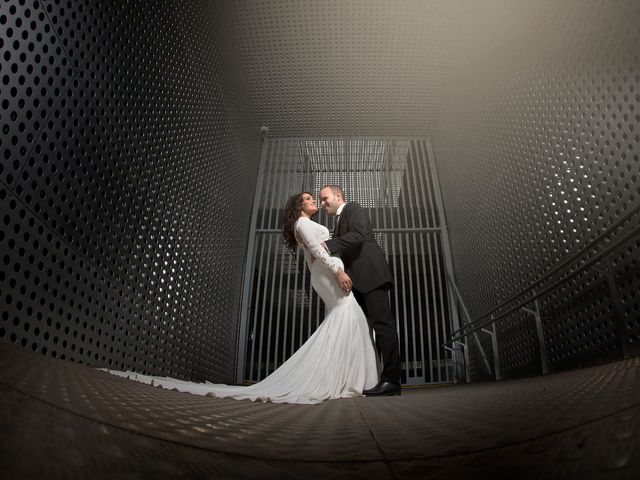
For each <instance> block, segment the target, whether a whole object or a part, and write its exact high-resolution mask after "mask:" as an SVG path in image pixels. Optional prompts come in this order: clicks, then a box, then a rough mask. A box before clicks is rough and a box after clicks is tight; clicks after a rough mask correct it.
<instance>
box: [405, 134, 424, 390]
mask: <svg viewBox="0 0 640 480" xmlns="http://www.w3.org/2000/svg"><path fill="white" fill-rule="evenodd" d="M415 143H416V142H414V141H412V142H411V143H410V150H409V149H408V151H410V152H412V154H411V156H409V158H410V161H409V169H408V171H409V174H410V175H409V178H410V179H411V186H412V195H411V199H412V208H411V214H412V218H413V227H414V228H415V227H418V228H421V227H422V217H421V215H420V211H419V209H418V208H417V206H418V202H419V197H418V190H419V186H418V185H417V184H416V177H417V169H418V165H419V155H418V153H419V152H418V151H417V150H416V148H415V147H416V145H415ZM414 162H416V163H415V165H414ZM414 201H415V203H416V210H417V212H416V211H414V209H413V202H414ZM412 236H413V245H414V270H415V275H416V284H417V285H418V286H419V285H420V265H419V260H420V259H422V260H424V252H423V250H422V249H418V241H419V240H422V234H415V233H414V234H412ZM421 246H422V245H421ZM423 265H424V263H423ZM412 291H413V288H412ZM418 291H419V292H422V291H423V290H422V289H421V288H420V289H419V290H418ZM411 303H412V305H413V309H412V312H413V313H414V314H415V309H416V306H417V308H418V318H417V319H416V318H415V315H414V317H413V351H414V356H415V357H416V358H417V357H418V353H417V347H416V341H419V342H420V365H421V371H422V381H423V382H424V381H426V380H425V378H424V376H425V375H424V364H425V361H424V360H425V359H424V332H423V325H422V295H418V301H417V302H416V301H415V300H413V295H412V302H411ZM416 303H417V305H416ZM416 322H417V323H418V325H419V330H420V337H419V338H418V339H417V338H416V337H417V335H416Z"/></svg>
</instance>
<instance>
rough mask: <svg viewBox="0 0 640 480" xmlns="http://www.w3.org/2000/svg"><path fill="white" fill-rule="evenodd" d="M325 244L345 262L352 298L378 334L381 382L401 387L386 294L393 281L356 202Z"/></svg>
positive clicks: (345, 211)
mask: <svg viewBox="0 0 640 480" xmlns="http://www.w3.org/2000/svg"><path fill="white" fill-rule="evenodd" d="M325 244H326V246H327V249H328V250H329V252H330V253H331V254H336V255H339V256H340V258H341V259H342V262H343V263H344V267H345V271H346V272H347V274H348V275H349V276H350V277H351V282H352V283H353V294H354V296H355V297H356V300H357V301H358V303H359V304H360V306H361V307H362V309H363V310H364V312H365V314H366V315H367V318H368V319H369V322H370V323H371V326H372V327H373V329H374V331H375V332H376V344H377V347H378V351H379V352H380V353H381V354H382V362H383V364H384V368H383V371H382V381H385V382H392V383H395V384H398V385H399V384H400V353H399V346H398V335H397V334H396V328H395V320H394V318H393V314H392V313H391V307H390V305H389V297H388V294H387V291H388V290H389V288H391V286H392V285H393V277H392V275H391V269H390V268H389V264H388V263H387V260H386V259H385V256H384V253H383V252H382V249H381V248H380V246H379V245H378V244H377V242H376V240H375V237H374V236H373V229H372V228H371V221H370V220H369V217H368V215H367V213H366V212H365V210H364V208H362V206H361V205H359V204H358V203H355V202H349V203H347V204H345V206H344V207H343V208H342V211H341V212H340V218H339V221H338V224H337V227H336V229H335V232H334V235H333V238H332V239H331V240H327V241H326V242H325Z"/></svg>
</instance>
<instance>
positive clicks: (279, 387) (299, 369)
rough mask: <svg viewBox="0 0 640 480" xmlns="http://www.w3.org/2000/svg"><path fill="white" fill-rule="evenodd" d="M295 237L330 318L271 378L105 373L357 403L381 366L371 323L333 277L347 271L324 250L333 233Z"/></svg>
mask: <svg viewBox="0 0 640 480" xmlns="http://www.w3.org/2000/svg"><path fill="white" fill-rule="evenodd" d="M295 233H296V239H297V240H298V243H299V244H300V246H301V247H302V250H303V251H304V255H305V258H306V260H307V264H308V265H309V269H310V271H311V285H312V286H313V288H314V290H315V291H316V292H317V293H318V295H319V296H320V298H322V300H323V301H324V303H325V307H326V308H325V312H326V316H325V318H324V320H323V321H322V323H321V324H320V326H319V327H318V328H317V329H316V331H315V332H314V333H313V335H311V337H309V339H308V340H307V341H306V342H305V343H304V345H302V346H301V347H300V348H299V349H298V351H296V352H295V353H294V354H293V355H292V356H291V357H290V358H289V359H288V360H287V361H286V362H285V363H283V364H282V365H281V366H280V368H278V369H277V370H276V371H274V372H273V373H272V374H271V375H269V376H268V377H267V378H265V379H264V380H262V381H261V382H258V383H256V384H254V385H251V386H247V387H243V386H232V385H221V384H213V383H208V382H207V383H194V382H186V381H182V380H177V379H174V378H168V377H153V376H148V375H140V374H137V373H134V372H120V371H113V370H107V369H104V370H105V371H107V372H109V373H111V374H114V375H119V376H122V377H127V378H130V379H132V380H138V381H140V382H144V383H148V384H152V385H160V386H162V387H164V388H169V389H176V390H178V391H181V392H189V393H193V394H196V395H212V396H215V397H220V398H235V399H238V400H242V399H249V400H253V401H256V400H258V401H262V402H274V403H304V404H310V403H319V402H322V401H323V400H329V399H335V398H347V397H357V396H360V395H362V391H363V390H364V389H367V388H372V387H373V386H375V385H376V383H377V382H378V364H377V358H376V354H375V350H374V347H373V342H372V339H371V336H370V333H369V326H368V324H367V319H366V317H365V315H364V312H363V311H362V309H361V308H360V305H358V302H356V299H355V297H354V296H353V293H351V292H350V293H349V294H348V295H346V296H345V294H344V293H343V292H342V291H341V289H340V287H339V286H338V283H337V281H336V279H335V277H334V272H336V271H337V270H338V269H339V268H343V265H342V261H341V260H340V259H339V258H336V257H331V256H329V254H327V252H326V251H325V250H324V248H322V246H321V242H323V241H324V240H327V239H329V231H328V230H327V228H326V227H324V226H322V225H320V224H318V223H316V222H314V221H312V220H310V219H308V218H306V217H301V218H300V219H298V221H297V222H296V225H295Z"/></svg>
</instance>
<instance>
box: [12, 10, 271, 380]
mask: <svg viewBox="0 0 640 480" xmlns="http://www.w3.org/2000/svg"><path fill="white" fill-rule="evenodd" d="M230 23H231V22H230V18H229V12H228V8H227V5H226V4H223V3H222V2H197V1H195V2H178V3H174V2H163V1H146V0H145V1H142V0H140V1H137V0H130V1H125V2H98V1H82V2H80V1H78V2H76V1H65V2H61V1H53V0H52V1H43V2H38V1H26V2H25V1H20V2H18V1H3V2H2V3H0V28H1V32H2V35H1V36H0V51H1V55H2V63H1V66H0V79H1V84H0V92H1V94H2V110H1V111H0V120H1V125H2V137H1V144H0V152H1V155H2V157H1V163H0V202H1V205H2V212H1V215H0V218H1V223H0V262H1V271H0V309H1V312H2V314H1V315H2V316H1V319H0V338H2V339H4V340H9V341H11V342H14V343H17V344H20V345H22V346H24V347H27V348H31V349H33V350H35V351H40V352H42V353H43V354H46V355H51V356H54V357H59V358H67V359H70V360H73V361H77V362H83V363H89V364H93V365H109V366H112V367H113V368H119V369H124V368H130V369H136V370H138V371H142V372H150V373H155V374H164V375H170V376H178V377H187V378H202V377H206V378H209V379H219V380H223V381H228V380H232V379H233V377H234V368H235V363H234V362H235V353H236V341H237V339H236V336H237V323H238V316H239V299H240V294H241V285H242V271H243V264H244V257H245V253H246V251H245V250H246V246H245V244H244V241H243V239H246V238H247V235H248V227H249V219H250V215H251V207H250V205H251V202H252V198H253V194H254V185H255V177H256V174H257V169H258V160H259V148H260V138H259V131H258V128H257V122H256V120H255V112H254V110H253V106H252V103H251V100H250V96H249V92H248V89H247V88H246V80H245V77H244V74H243V69H242V66H241V65H240V55H239V53H238V52H237V51H236V49H235V45H236V40H235V38H234V36H233V32H232V31H231V30H230V29H229V25H230Z"/></svg>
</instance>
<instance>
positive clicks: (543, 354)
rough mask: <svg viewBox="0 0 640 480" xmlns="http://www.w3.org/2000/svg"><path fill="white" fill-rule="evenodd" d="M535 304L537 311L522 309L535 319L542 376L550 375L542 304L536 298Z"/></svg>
mask: <svg viewBox="0 0 640 480" xmlns="http://www.w3.org/2000/svg"><path fill="white" fill-rule="evenodd" d="M534 294H535V292H534ZM533 304H534V306H535V309H533V310H532V309H530V308H527V307H522V310H524V311H525V312H527V313H530V314H531V315H533V316H534V318H535V322H536V332H537V334H538V345H539V348H540V363H541V364H542V374H543V375H546V374H547V373H549V361H548V359H547V345H546V343H545V340H544V331H543V329H542V316H541V315H540V302H539V301H538V299H537V298H536V299H535V300H534V302H533Z"/></svg>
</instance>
